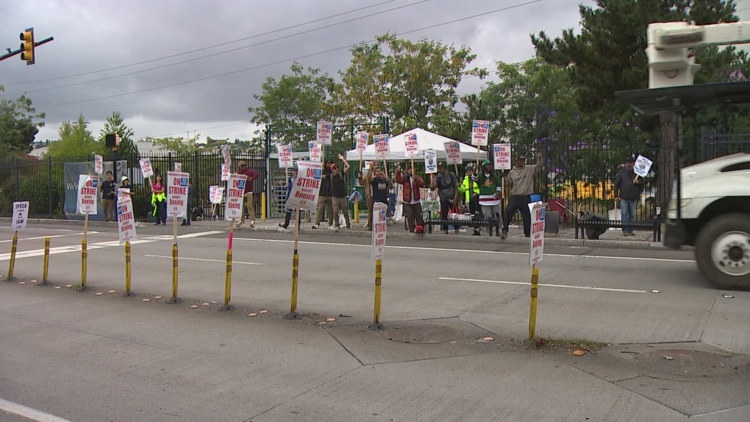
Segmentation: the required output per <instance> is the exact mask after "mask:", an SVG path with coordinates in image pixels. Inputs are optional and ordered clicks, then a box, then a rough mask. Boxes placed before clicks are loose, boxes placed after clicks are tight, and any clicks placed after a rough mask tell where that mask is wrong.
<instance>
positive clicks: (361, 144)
mask: <svg viewBox="0 0 750 422" xmlns="http://www.w3.org/2000/svg"><path fill="white" fill-rule="evenodd" d="M369 141H370V134H369V133H367V132H357V151H358V152H359V155H362V154H364V153H365V149H366V148H367V142H369Z"/></svg>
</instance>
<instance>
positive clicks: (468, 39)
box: [0, 0, 593, 140]
mask: <svg viewBox="0 0 750 422" xmlns="http://www.w3.org/2000/svg"><path fill="white" fill-rule="evenodd" d="M581 2H582V0H541V1H536V2H535V1H533V0H502V1H485V0H462V1H456V0H431V1H419V0H392V1H385V0H369V1H367V2H364V1H357V0H338V1H334V0H315V1H312V0H307V1H305V0H280V1H239V0H236V1H235V0H219V1H216V0H211V1H209V0H191V1H184V0H158V1H154V0H149V1H146V0H130V1H127V2H113V1H106V0H98V1H97V0H76V1H63V0H30V1H25V2H12V3H11V2H2V3H0V28H2V31H1V32H0V39H1V40H5V46H7V47H10V48H12V49H16V48H17V45H18V44H19V41H18V40H17V38H18V33H19V32H20V31H21V30H22V29H24V28H26V27H29V26H33V27H34V28H35V36H36V38H37V40H40V39H42V38H45V37H48V36H54V37H55V40H54V41H53V42H51V43H49V44H45V45H43V46H40V47H39V48H38V49H37V52H36V64H35V65H33V66H25V65H24V64H23V63H22V62H21V61H20V58H18V57H14V58H11V59H7V60H5V61H4V62H2V63H0V66H2V67H0V69H2V72H0V85H3V86H5V88H6V92H5V93H3V94H2V95H3V97H4V98H15V97H17V96H18V95H20V94H22V93H27V95H28V96H29V97H30V98H31V99H32V101H33V103H34V106H35V107H36V108H37V110H38V111H43V112H46V113H47V119H46V123H47V126H46V127H45V128H44V129H43V130H42V132H41V133H40V135H39V136H38V139H42V140H43V139H55V138H56V132H57V128H58V126H59V124H60V122H62V121H66V120H76V119H77V118H78V116H79V115H80V114H83V115H84V116H85V118H86V119H87V120H88V121H89V122H91V125H90V128H91V129H92V130H93V131H94V132H95V133H96V132H98V130H99V129H100V127H101V122H102V121H103V120H104V119H106V117H107V116H108V115H110V114H111V113H112V112H113V111H119V112H121V113H122V114H123V116H124V117H125V122H126V124H128V125H130V126H131V127H133V128H134V130H135V134H136V137H137V138H142V137H146V136H156V137H160V136H170V135H174V136H184V135H185V134H186V133H187V132H188V131H189V132H190V133H191V136H192V133H193V131H197V132H199V133H201V134H202V136H203V137H205V136H211V137H215V138H224V137H229V138H242V139H247V138H248V137H249V136H250V130H251V128H250V125H249V123H247V122H248V120H249V114H248V113H247V107H248V106H250V105H252V104H253V99H252V95H253V94H257V93H260V85H261V84H262V83H263V81H265V80H266V78H268V77H275V78H278V77H280V76H281V75H283V74H284V73H287V72H288V69H289V65H290V64H291V62H292V60H295V59H296V60H297V61H299V62H300V63H301V64H303V65H304V66H311V67H315V68H320V69H321V70H323V71H324V72H327V73H329V74H331V75H333V76H337V74H338V71H340V70H343V69H345V68H346V67H347V65H348V63H349V59H350V55H349V51H348V46H350V45H353V44H355V43H358V42H363V41H369V40H372V39H373V38H374V37H375V36H377V35H379V34H383V33H385V32H394V33H397V34H400V35H399V36H401V37H403V38H408V39H412V40H417V39H420V38H426V39H431V40H436V41H441V42H443V43H447V44H455V45H456V46H468V47H471V48H472V50H473V51H474V52H475V53H477V54H478V58H477V60H476V61H475V63H474V64H475V65H476V66H480V67H486V68H488V69H490V70H491V71H492V70H494V67H495V62H496V61H498V60H500V61H506V62H514V61H521V60H525V59H527V58H530V57H531V56H532V55H533V47H532V45H531V42H530V41H529V34H532V33H537V32H539V31H542V30H544V31H546V32H548V33H549V34H551V35H553V36H556V35H559V34H560V33H561V31H562V29H565V28H573V27H576V26H577V24H578V21H579V15H578V3H581ZM583 3H584V4H588V5H591V4H592V3H593V2H592V1H583ZM368 6H372V7H368ZM356 9H361V10H359V11H356V12H353V13H348V14H347V13H346V12H348V11H353V10H356ZM389 9H396V10H391V11H388V10H389ZM496 9H505V10H501V11H497V12H495V13H488V12H489V11H492V10H496ZM334 15H340V16H335V17H332V18H330V19H323V18H326V17H331V16H334ZM365 15H372V16H369V17H363V18H361V19H357V17H362V16H365ZM472 15H480V16H478V17H474V18H471V19H465V20H461V19H462V18H465V17H468V16H472ZM317 19H320V21H318V22H314V23H310V24H302V23H304V22H309V21H313V20H317ZM451 21H456V22H453V23H450V22H451ZM433 25H434V27H432V28H429V29H424V30H420V31H415V30H416V29H420V28H426V27H430V26H433ZM288 27H291V28H288ZM283 28H288V29H283ZM234 40H241V41H237V42H231V41H234ZM327 50H334V51H330V52H326V53H324V52H325V51H327ZM180 53H185V54H180ZM178 54H179V55H178ZM170 56H173V57H170ZM480 86H481V82H479V81H465V82H464V84H463V86H462V87H461V89H462V90H463V91H464V92H467V91H469V90H477V89H479V87H480Z"/></svg>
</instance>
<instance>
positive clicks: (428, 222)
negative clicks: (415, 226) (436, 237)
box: [424, 217, 500, 236]
mask: <svg viewBox="0 0 750 422" xmlns="http://www.w3.org/2000/svg"><path fill="white" fill-rule="evenodd" d="M443 224H447V225H449V226H453V227H455V228H456V230H458V227H472V228H479V227H487V230H488V232H489V234H490V236H492V229H493V228H494V229H495V233H497V232H499V231H500V222H499V221H494V220H486V219H484V218H473V219H464V218H431V217H425V218H424V225H425V226H427V232H428V233H432V226H438V227H440V226H441V225H443Z"/></svg>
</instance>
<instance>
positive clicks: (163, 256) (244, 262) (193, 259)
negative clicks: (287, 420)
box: [144, 254, 263, 265]
mask: <svg viewBox="0 0 750 422" xmlns="http://www.w3.org/2000/svg"><path fill="white" fill-rule="evenodd" d="M144 256H146V257H149V258H165V259H172V255H149V254H146V255H144ZM179 259H180V260H183V259H184V260H187V261H206V262H227V261H226V259H208V258H186V257H179ZM232 264H240V265H263V264H262V263H260V262H247V261H232Z"/></svg>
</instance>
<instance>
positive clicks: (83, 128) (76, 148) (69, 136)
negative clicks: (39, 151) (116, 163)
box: [47, 114, 104, 157]
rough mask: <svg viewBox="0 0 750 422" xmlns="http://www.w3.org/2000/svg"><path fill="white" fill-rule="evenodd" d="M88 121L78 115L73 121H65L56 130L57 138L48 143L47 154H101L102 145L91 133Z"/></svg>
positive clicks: (57, 155)
mask: <svg viewBox="0 0 750 422" xmlns="http://www.w3.org/2000/svg"><path fill="white" fill-rule="evenodd" d="M88 125H89V122H87V121H86V119H85V118H84V117H83V114H81V115H80V116H78V120H77V121H76V122H74V123H71V122H69V121H65V122H63V123H62V124H61V125H60V128H59V129H58V130H57V136H58V140H57V141H56V142H52V143H50V144H49V148H48V149H47V154H48V155H50V156H51V157H84V156H89V155H91V154H100V155H101V154H103V153H104V145H103V144H100V143H99V142H97V141H96V140H94V137H93V136H92V135H91V131H90V130H89V129H88Z"/></svg>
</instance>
